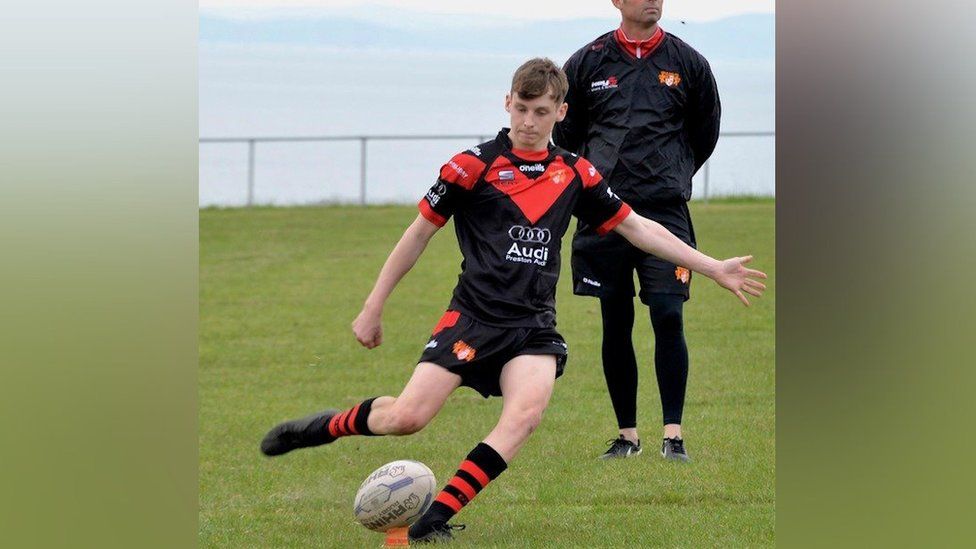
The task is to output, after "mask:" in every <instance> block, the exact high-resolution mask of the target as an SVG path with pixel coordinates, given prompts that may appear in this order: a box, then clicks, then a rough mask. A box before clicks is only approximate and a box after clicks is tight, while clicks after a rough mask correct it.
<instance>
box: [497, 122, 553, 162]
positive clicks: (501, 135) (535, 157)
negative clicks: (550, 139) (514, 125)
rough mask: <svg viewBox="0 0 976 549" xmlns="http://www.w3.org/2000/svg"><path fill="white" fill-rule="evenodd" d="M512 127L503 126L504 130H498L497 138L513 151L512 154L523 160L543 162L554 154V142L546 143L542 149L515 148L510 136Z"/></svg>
mask: <svg viewBox="0 0 976 549" xmlns="http://www.w3.org/2000/svg"><path fill="white" fill-rule="evenodd" d="M510 129H511V128H502V130H501V131H500V132H498V137H497V139H498V141H499V142H501V144H502V145H504V146H505V148H506V149H507V150H509V151H512V154H514V155H515V156H517V157H518V158H521V159H522V160H528V161H529V162H541V161H543V160H546V159H547V158H549V155H551V154H552V150H553V148H554V147H553V145H552V143H549V144H548V145H546V149H545V150H542V151H525V150H522V149H516V148H514V147H513V145H512V139H511V138H510V137H509V136H508V132H509V131H510Z"/></svg>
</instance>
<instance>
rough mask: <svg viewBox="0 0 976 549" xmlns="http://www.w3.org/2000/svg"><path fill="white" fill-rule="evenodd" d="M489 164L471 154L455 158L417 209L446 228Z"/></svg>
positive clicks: (445, 166)
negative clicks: (448, 221) (486, 164)
mask: <svg viewBox="0 0 976 549" xmlns="http://www.w3.org/2000/svg"><path fill="white" fill-rule="evenodd" d="M484 169H485V163H484V162H482V161H481V160H479V159H478V158H477V157H475V156H474V155H472V154H471V153H469V152H463V153H459V154H456V155H454V157H453V158H451V159H450V160H448V161H447V163H446V164H444V165H443V166H441V171H440V174H438V176H437V180H436V181H434V184H433V185H432V186H431V187H430V190H428V191H427V194H425V195H424V197H423V198H421V199H420V202H419V203H418V204H417V207H418V208H419V209H420V214H421V215H423V216H424V217H425V218H426V219H427V221H430V222H431V223H433V224H434V225H437V226H438V227H443V226H444V224H445V223H447V220H448V219H450V217H451V216H452V215H454V213H455V212H456V211H457V209H458V208H459V207H460V206H462V205H463V204H464V202H465V199H466V197H467V195H468V194H469V193H470V192H471V190H472V189H473V188H474V185H475V183H477V182H478V179H480V178H481V174H482V172H484Z"/></svg>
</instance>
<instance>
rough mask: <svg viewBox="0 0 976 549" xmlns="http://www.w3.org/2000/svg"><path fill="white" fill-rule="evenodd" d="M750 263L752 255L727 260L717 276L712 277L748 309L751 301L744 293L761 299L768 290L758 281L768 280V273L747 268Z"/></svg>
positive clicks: (721, 265)
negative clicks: (760, 279) (761, 279)
mask: <svg viewBox="0 0 976 549" xmlns="http://www.w3.org/2000/svg"><path fill="white" fill-rule="evenodd" d="M750 261H752V256H751V255H747V256H745V257H732V258H729V259H726V260H725V261H722V262H721V263H720V264H719V267H718V269H717V270H716V272H715V276H713V277H712V278H713V279H714V280H715V282H716V283H717V284H718V285H719V286H721V287H723V288H725V289H726V290H728V291H730V292H732V293H733V294H735V295H736V297H738V298H739V301H741V302H742V303H743V304H744V305H745V306H746V307H748V306H749V300H748V299H747V298H746V296H745V295H743V292H745V293H747V294H749V295H751V296H755V297H760V296H762V293H763V292H764V291H765V290H766V285H765V284H763V283H762V282H759V281H758V280H756V279H759V278H766V273H764V272H762V271H757V270H755V269H749V268H746V266H745V265H746V263H749V262H750Z"/></svg>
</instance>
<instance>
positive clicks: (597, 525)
mask: <svg viewBox="0 0 976 549" xmlns="http://www.w3.org/2000/svg"><path fill="white" fill-rule="evenodd" d="M691 209H692V213H693V217H694V220H695V229H696V233H697V235H698V238H699V246H700V248H701V249H702V250H703V251H704V252H706V253H708V254H710V255H713V256H718V257H726V256H729V255H736V254H745V253H752V254H754V255H755V256H756V262H755V263H754V265H756V266H757V268H761V269H764V270H765V271H766V272H767V273H769V275H770V278H771V279H772V280H771V283H770V284H769V291H768V292H767V294H766V296H765V297H764V298H762V299H760V300H758V301H757V302H755V303H754V305H753V307H752V308H749V309H746V308H744V307H742V306H741V305H740V304H739V303H738V301H737V300H736V299H735V298H734V297H733V296H732V295H731V294H728V293H727V292H725V291H724V290H722V289H720V288H718V287H717V286H715V285H714V284H713V283H712V282H711V281H708V280H707V279H705V278H704V277H697V278H696V281H695V282H694V284H693V287H692V300H691V301H689V302H688V304H687V307H686V313H685V317H686V334H687V338H688V345H689V350H690V355H691V374H690V378H689V385H688V395H687V399H686V406H685V417H684V431H685V439H686V442H687V447H688V450H689V453H690V454H691V456H692V458H693V459H694V460H695V461H694V463H692V464H691V465H688V466H682V465H678V464H673V463H666V462H664V461H662V460H661V458H660V456H659V454H658V453H657V452H656V450H657V448H656V446H657V445H658V444H659V440H660V439H659V437H660V414H661V412H660V402H659V399H658V396H657V386H656V383H655V381H654V373H653V371H654V370H653V364H652V338H651V335H650V334H651V332H650V322H649V320H648V318H647V316H646V314H645V315H643V317H641V316H640V315H639V316H638V318H639V321H638V326H637V327H636V329H635V334H637V335H638V337H636V338H635V339H636V340H637V351H638V361H639V363H640V365H641V381H642V384H641V386H640V391H639V393H640V396H639V408H638V410H639V418H638V421H639V422H640V427H641V428H642V431H641V432H642V437H643V439H644V441H645V452H644V454H643V455H641V456H639V457H637V458H633V459H627V460H620V461H614V462H603V461H599V460H597V459H595V457H596V456H597V455H598V454H599V453H601V452H602V450H603V448H604V445H603V442H604V441H605V440H607V439H609V438H611V437H613V436H615V432H616V429H615V422H614V419H613V412H612V409H611V407H610V402H609V398H608V396H607V392H606V387H605V384H604V381H603V374H602V371H601V366H600V358H599V353H600V350H599V345H600V316H599V307H598V302H597V301H596V300H595V299H592V298H582V297H576V296H573V295H572V292H571V284H570V281H571V277H570V276H569V265H568V260H569V257H568V256H569V253H568V250H569V247H568V241H567V242H566V243H564V247H563V249H564V251H565V252H566V253H565V254H564V257H563V277H562V280H561V281H560V284H559V291H558V297H557V303H558V310H559V326H558V329H559V331H560V332H561V333H562V334H563V335H564V336H565V337H566V340H567V341H568V343H569V348H570V360H569V363H568V365H567V369H566V373H565V375H564V376H563V377H562V378H560V379H559V381H558V382H557V383H556V389H555V394H554V396H553V398H552V402H551V405H550V407H549V409H548V411H547V412H546V416H545V418H544V419H543V422H542V426H541V427H540V428H539V430H538V431H537V432H536V433H535V434H534V435H533V437H532V438H531V439H530V440H529V442H528V444H527V445H526V446H525V448H524V449H523V450H522V452H521V454H520V455H519V456H518V458H517V459H516V460H515V461H514V462H513V463H512V465H511V466H510V467H509V469H508V471H506V472H505V473H504V474H503V475H502V476H501V477H500V478H499V479H498V480H497V481H496V482H493V483H492V484H491V486H489V487H488V489H486V490H485V492H483V493H482V494H480V495H479V496H478V498H477V499H476V500H475V501H474V502H473V503H472V504H471V505H470V506H468V507H467V508H465V509H464V510H463V511H462V513H461V514H460V515H459V516H458V517H456V521H457V522H460V523H464V524H467V526H468V528H467V530H466V531H464V532H460V533H459V534H458V541H457V543H455V544H454V545H456V546H462V547H467V546H471V547H513V548H514V547H518V548H524V547H648V546H669V547H701V546H711V547H745V546H749V547H754V546H769V545H772V544H773V540H774V507H775V499H774V498H775V489H774V481H775V454H774V452H775V447H774V431H775V399H774V332H773V328H774V310H775V307H774V304H775V295H776V290H775V288H776V284H775V267H774V261H775V257H774V238H773V234H774V203H773V202H772V201H764V200H758V201H756V200H745V201H727V202H715V201H713V202H712V203H711V204H700V203H693V204H692V208H691ZM415 215H416V209H414V208H411V207H367V208H359V207H309V208H256V209H232V210H211V209H206V210H201V211H200V377H199V380H200V381H199V383H200V386H199V396H200V434H199V437H200V438H199V442H200V522H199V524H200V526H199V528H200V530H199V541H200V545H201V546H204V547H234V548H238V547H379V546H381V545H382V543H383V536H382V535H381V534H377V533H374V532H370V531H368V530H366V529H365V528H363V527H362V526H360V525H358V524H357V523H356V522H355V521H354V519H353V517H352V500H353V497H354V495H355V493H356V490H357V488H358V487H359V483H360V482H361V481H362V479H363V478H365V476H366V475H367V474H368V473H369V472H370V471H372V470H373V469H374V468H376V467H378V466H379V465H382V464H383V463H386V462H388V461H392V460H395V459H416V460H419V461H423V462H424V463H426V464H427V465H428V466H430V467H431V469H433V471H434V473H435V474H436V476H437V478H438V485H442V484H443V482H444V481H446V480H447V479H448V478H450V476H451V475H452V474H453V472H454V470H455V468H456V467H457V464H458V463H459V461H460V460H461V459H462V458H463V457H464V455H465V454H466V453H467V452H468V451H469V450H470V449H471V448H472V447H473V446H474V445H475V444H476V443H477V442H478V441H479V440H480V439H481V437H483V436H484V435H485V434H487V433H488V431H489V430H490V429H491V427H492V425H493V424H494V421H495V419H497V416H498V412H499V411H500V409H501V400H500V399H491V400H484V399H482V398H481V397H480V396H479V395H478V394H477V393H475V392H474V391H472V390H470V389H467V388H461V389H459V390H458V391H457V392H456V393H455V394H454V395H453V396H452V397H451V398H450V399H449V400H448V402H447V404H446V406H445V407H444V409H443V410H442V412H441V414H440V415H439V416H438V417H437V418H435V420H434V421H433V423H432V424H431V425H430V426H428V427H427V428H426V429H425V430H423V431H421V432H420V433H418V434H416V435H413V436H410V437H377V438H365V437H354V438H348V439H343V440H340V441H338V442H337V443H336V444H334V445H332V446H326V447H322V448H315V449H311V450H305V451H300V452H295V453H293V454H289V455H287V456H284V457H281V458H277V459H273V460H269V459H266V458H264V457H263V456H262V455H261V454H260V452H259V451H258V442H259V441H260V439H261V437H262V436H263V435H264V433H265V432H266V430H267V429H268V428H270V427H271V426H273V425H274V424H275V423H277V422H279V421H281V420H283V419H288V418H292V417H296V416H299V415H304V414H307V413H309V412H313V411H317V410H320V409H322V408H325V407H330V406H334V407H348V406H351V405H353V404H355V403H356V402H358V401H360V400H362V399H363V398H366V397H370V396H376V395H380V394H396V392H397V391H398V389H399V388H400V387H401V386H402V384H403V383H404V382H405V381H406V379H407V378H408V377H409V375H410V373H411V371H412V369H413V365H414V364H415V363H416V360H417V357H419V356H420V352H421V350H422V348H423V345H424V344H425V343H426V342H427V338H428V335H429V333H430V330H431V328H432V327H433V326H434V324H435V323H436V322H437V320H438V318H439V317H440V315H441V314H442V313H443V311H444V309H445V308H446V307H447V304H448V301H449V298H450V295H451V289H452V288H453V286H454V284H455V282H456V274H457V272H458V265H459V262H460V254H459V253H458V251H457V245H456V243H455V238H454V234H453V225H452V224H449V226H448V227H446V228H445V230H443V231H441V232H440V233H439V234H438V235H437V236H435V238H434V239H433V241H432V243H431V245H430V247H429V248H428V250H427V252H426V253H425V255H424V256H423V257H422V258H421V260H420V262H419V263H418V264H417V266H416V267H415V268H414V270H413V271H412V272H411V273H410V274H409V275H408V276H407V277H406V278H405V279H404V280H403V282H401V284H400V286H399V288H398V289H397V291H396V292H394V295H393V296H392V297H391V299H390V301H389V302H388V304H387V307H386V313H385V318H384V340H385V343H384V344H383V345H382V346H381V347H379V348H377V349H374V350H372V351H367V350H366V349H364V348H362V347H360V346H359V344H358V343H356V341H355V339H354V338H353V337H352V334H351V331H350V329H349V325H350V323H351V322H352V320H353V318H354V317H355V316H356V314H357V313H358V312H359V309H360V307H361V305H362V301H363V299H364V298H365V296H366V295H367V293H368V292H369V289H370V288H371V286H372V283H373V281H374V278H375V276H376V274H377V273H378V271H379V268H380V266H381V265H382V262H383V261H384V259H385V258H386V255H387V253H388V252H389V251H390V249H391V248H392V247H393V244H394V243H395V242H396V240H397V238H398V237H399V235H400V233H401V232H402V230H403V229H404V228H405V227H406V226H407V224H408V223H409V222H410V221H411V220H412V219H413V217H414V216H415ZM567 239H568V236H567Z"/></svg>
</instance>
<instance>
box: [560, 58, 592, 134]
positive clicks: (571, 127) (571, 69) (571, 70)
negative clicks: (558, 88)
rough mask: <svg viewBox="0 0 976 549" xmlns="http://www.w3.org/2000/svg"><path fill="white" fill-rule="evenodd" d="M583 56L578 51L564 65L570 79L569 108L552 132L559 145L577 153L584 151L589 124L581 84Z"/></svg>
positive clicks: (567, 98) (568, 91) (584, 94)
mask: <svg viewBox="0 0 976 549" xmlns="http://www.w3.org/2000/svg"><path fill="white" fill-rule="evenodd" d="M581 57H582V52H576V54H574V55H573V56H572V57H570V58H569V60H567V61H566V64H565V66H564V67H563V72H565V73H566V79H567V80H568V81H569V89H568V90H567V92H566V99H565V102H566V103H567V104H568V105H569V109H567V111H566V117H565V118H563V120H562V122H559V123H557V124H556V126H555V128H554V129H553V133H552V138H553V141H554V142H555V143H556V144H557V145H559V146H560V147H562V148H564V149H566V150H568V151H570V152H575V153H580V152H581V151H582V149H583V144H584V142H585V141H586V131H587V127H588V126H589V119H588V117H587V106H586V93H585V91H584V90H583V89H581V87H580V85H579V81H580V75H579V72H580V58H581Z"/></svg>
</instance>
